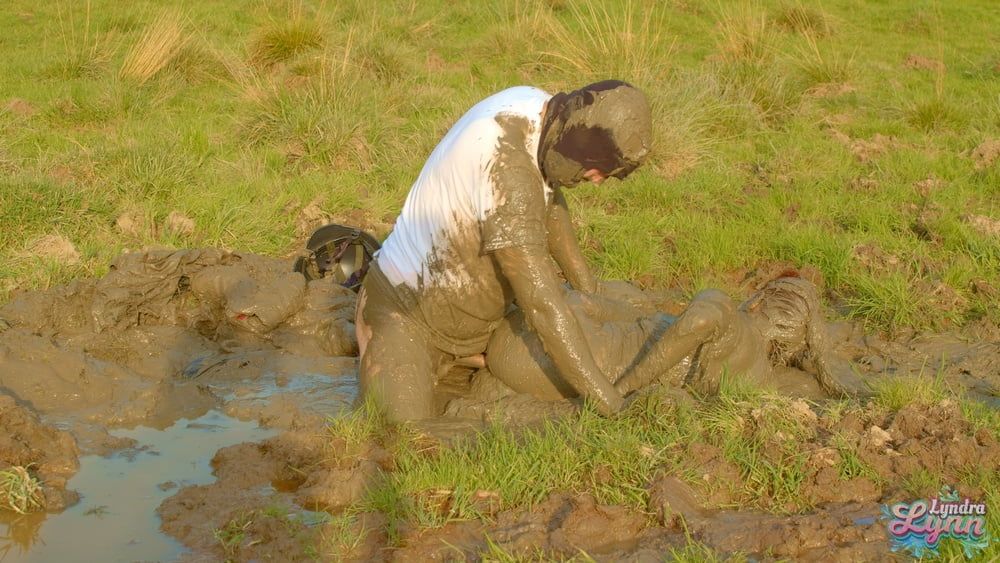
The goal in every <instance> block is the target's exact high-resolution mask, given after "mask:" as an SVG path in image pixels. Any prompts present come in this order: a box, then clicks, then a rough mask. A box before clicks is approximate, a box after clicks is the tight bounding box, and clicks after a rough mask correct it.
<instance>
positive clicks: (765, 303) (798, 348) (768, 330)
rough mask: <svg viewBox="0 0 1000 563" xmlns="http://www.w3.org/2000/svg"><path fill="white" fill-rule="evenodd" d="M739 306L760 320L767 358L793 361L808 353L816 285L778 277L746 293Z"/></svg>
mask: <svg viewBox="0 0 1000 563" xmlns="http://www.w3.org/2000/svg"><path fill="white" fill-rule="evenodd" d="M743 308H744V309H745V310H746V311H747V312H749V313H751V314H754V315H759V316H760V317H761V318H762V319H763V320H765V324H764V327H765V328H764V336H765V337H766V338H767V340H768V346H769V355H770V357H771V361H772V362H773V363H775V364H778V365H786V366H787V365H793V364H795V363H797V362H798V361H800V360H802V359H804V358H805V357H807V356H809V355H810V352H811V350H810V348H811V344H814V342H813V340H814V338H813V334H814V333H815V330H816V327H815V326H814V325H816V324H817V323H821V322H822V319H820V318H818V317H817V312H818V311H819V297H818V296H817V294H816V287H815V286H814V285H813V284H811V283H810V282H808V281H806V280H803V279H801V278H797V277H790V276H786V277H780V278H778V279H775V280H772V281H770V282H768V283H767V285H765V286H764V287H763V288H762V289H761V290H760V291H758V292H757V293H756V294H754V295H753V296H752V297H750V299H749V300H747V302H746V303H744V304H743Z"/></svg>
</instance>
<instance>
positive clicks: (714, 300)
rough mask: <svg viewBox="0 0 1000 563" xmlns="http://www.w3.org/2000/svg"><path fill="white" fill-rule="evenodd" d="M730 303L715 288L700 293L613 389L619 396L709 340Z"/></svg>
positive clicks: (723, 320) (726, 317) (724, 319)
mask: <svg viewBox="0 0 1000 563" xmlns="http://www.w3.org/2000/svg"><path fill="white" fill-rule="evenodd" d="M732 307H733V303H732V299H730V298H729V297H728V296H727V295H726V294H725V293H722V292H721V291H719V290H716V289H709V290H705V291H702V292H700V293H699V294H698V295H696V296H695V298H694V299H693V300H692V301H691V304H690V305H688V308H687V309H685V310H684V312H683V313H681V315H680V316H679V317H677V320H676V321H674V324H672V325H670V327H669V328H668V329H667V330H666V331H664V332H663V334H662V335H660V338H659V340H657V341H656V342H655V343H654V344H653V346H652V347H651V348H650V349H649V351H648V352H647V353H646V355H645V356H644V357H643V358H642V359H641V360H640V361H639V362H638V364H636V365H635V366H633V367H632V368H631V369H629V370H627V371H626V372H625V373H624V374H623V375H622V377H621V378H620V379H618V381H616V382H615V389H617V390H618V392H619V393H622V394H623V395H627V394H628V393H630V392H632V391H635V390H636V389H640V388H642V387H645V386H646V385H648V384H649V383H651V382H652V381H653V380H654V379H656V378H657V377H659V376H660V374H662V373H664V372H665V371H667V370H668V369H670V368H672V367H673V366H675V365H677V364H678V363H680V362H681V361H682V360H683V359H684V358H685V357H686V356H688V355H690V354H693V353H694V352H695V351H697V350H698V348H699V347H700V346H701V345H702V344H705V343H706V342H709V341H711V340H712V339H713V338H715V337H716V335H717V334H718V333H719V331H720V330H721V328H722V327H723V325H724V324H726V323H728V322H730V321H731V316H732V311H731V309H732Z"/></svg>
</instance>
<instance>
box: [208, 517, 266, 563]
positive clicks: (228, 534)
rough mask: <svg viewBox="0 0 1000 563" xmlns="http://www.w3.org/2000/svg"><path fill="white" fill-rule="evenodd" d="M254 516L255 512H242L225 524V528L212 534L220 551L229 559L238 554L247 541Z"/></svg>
mask: <svg viewBox="0 0 1000 563" xmlns="http://www.w3.org/2000/svg"><path fill="white" fill-rule="evenodd" d="M256 516H257V511H256V510H246V511H243V512H241V513H240V514H237V515H236V516H234V517H233V518H232V519H230V520H229V521H228V522H226V524H225V526H223V527H221V528H219V529H217V530H215V531H214V532H213V535H214V536H215V539H216V541H218V542H219V545H220V546H221V547H222V551H223V552H224V553H225V554H226V556H227V557H229V558H230V559H231V558H233V557H235V556H237V555H238V554H239V551H240V546H241V545H243V542H244V541H245V540H246V539H247V534H248V533H249V530H250V526H252V525H253V522H254V518H256Z"/></svg>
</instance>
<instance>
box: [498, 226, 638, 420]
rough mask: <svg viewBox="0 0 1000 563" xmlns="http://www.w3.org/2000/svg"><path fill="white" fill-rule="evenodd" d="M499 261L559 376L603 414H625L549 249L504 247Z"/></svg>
mask: <svg viewBox="0 0 1000 563" xmlns="http://www.w3.org/2000/svg"><path fill="white" fill-rule="evenodd" d="M494 256H495V257H496V260H497V263H498V264H499V265H500V269H501V270H502V272H503V274H504V276H505V277H506V278H507V280H508V281H509V282H510V286H511V288H512V289H513V290H514V298H515V299H516V300H517V304H518V306H519V307H521V310H523V311H524V316H525V318H526V319H527V321H528V324H529V325H530V326H531V327H532V328H533V329H534V330H535V332H536V333H537V334H538V338H539V340H541V341H542V346H544V348H545V351H546V352H547V353H548V354H549V357H550V358H551V359H552V363H553V364H555V366H556V369H558V370H559V373H560V374H561V375H562V376H563V377H565V378H566V381H567V382H568V383H569V384H570V385H572V386H573V388H574V389H575V390H576V391H577V392H578V393H580V395H581V396H583V397H585V398H588V399H590V400H591V401H593V403H594V404H595V405H596V406H597V408H598V409H599V410H600V411H601V412H602V413H603V414H610V413H614V412H617V411H618V410H619V409H621V407H622V404H623V399H622V396H621V394H620V393H619V392H618V391H616V390H615V388H614V386H613V385H612V384H611V382H610V381H609V380H608V378H607V377H605V375H604V374H603V373H601V370H600V368H599V367H598V366H597V363H596V362H595V361H594V356H593V354H592V353H591V351H590V346H589V345H588V344H587V341H586V340H585V339H584V337H583V331H582V330H581V329H580V325H579V323H578V322H577V320H576V317H574V316H573V314H572V313H571V312H570V310H569V307H568V306H567V304H566V299H565V297H564V296H563V289H562V286H561V284H560V283H559V281H558V279H557V278H556V273H555V271H554V270H553V268H552V266H551V265H550V263H549V261H548V257H547V256H546V253H545V249H544V247H542V246H527V247H525V246H518V247H510V248H503V249H499V250H497V251H496V252H495V253H494Z"/></svg>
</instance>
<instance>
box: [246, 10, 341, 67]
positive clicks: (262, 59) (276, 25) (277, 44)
mask: <svg viewBox="0 0 1000 563" xmlns="http://www.w3.org/2000/svg"><path fill="white" fill-rule="evenodd" d="M323 40H324V37H323V28H322V26H321V25H320V22H319V21H317V20H315V19H308V18H306V17H305V15H304V14H303V8H302V6H301V4H299V5H296V7H295V8H293V10H292V13H291V14H290V15H289V16H288V17H287V19H283V20H280V21H274V20H272V21H270V22H268V23H267V24H266V25H265V26H263V27H261V28H260V29H258V30H257V32H256V33H255V35H254V37H253V39H252V40H251V42H250V45H249V47H248V49H247V50H248V54H249V57H250V62H251V63H253V64H254V65H258V66H261V67H270V66H273V65H276V64H278V63H283V62H286V61H289V60H291V59H293V58H295V57H296V56H298V55H299V54H301V53H305V52H308V51H311V50H314V49H319V48H321V47H322V46H323Z"/></svg>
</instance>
